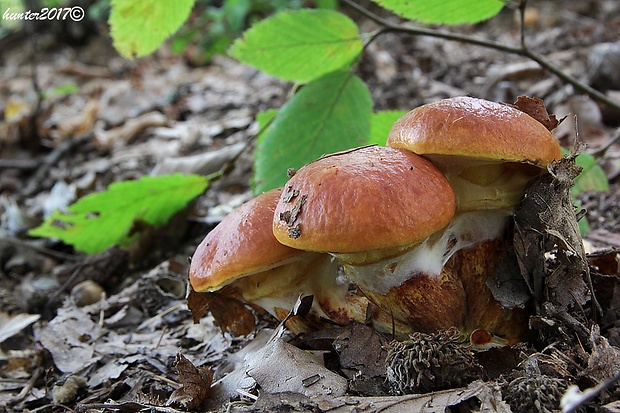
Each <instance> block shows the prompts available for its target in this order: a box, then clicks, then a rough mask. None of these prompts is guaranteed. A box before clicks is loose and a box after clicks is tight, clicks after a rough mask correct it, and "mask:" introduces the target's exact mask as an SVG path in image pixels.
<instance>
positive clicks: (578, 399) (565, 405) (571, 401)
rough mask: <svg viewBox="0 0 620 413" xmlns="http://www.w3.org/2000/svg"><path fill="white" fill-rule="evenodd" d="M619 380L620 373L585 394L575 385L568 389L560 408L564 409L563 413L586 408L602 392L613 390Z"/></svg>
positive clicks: (587, 390) (585, 391)
mask: <svg viewBox="0 0 620 413" xmlns="http://www.w3.org/2000/svg"><path fill="white" fill-rule="evenodd" d="M618 380H620V372H618V373H616V374H615V375H614V376H613V377H610V378H609V379H607V380H605V381H602V382H600V383H599V384H598V385H597V386H596V387H592V388H590V389H586V390H584V391H583V392H582V391H580V390H579V387H577V386H575V385H573V386H570V387H569V388H568V390H567V391H566V393H565V394H564V396H563V397H562V401H561V404H560V407H562V413H572V412H574V411H576V410H577V409H578V408H580V407H583V406H585V404H586V403H588V402H591V401H592V400H594V399H595V398H596V397H597V396H598V395H599V394H601V392H603V391H604V390H607V389H609V388H611V387H612V386H613V385H614V384H615V383H616V382H617V381H618Z"/></svg>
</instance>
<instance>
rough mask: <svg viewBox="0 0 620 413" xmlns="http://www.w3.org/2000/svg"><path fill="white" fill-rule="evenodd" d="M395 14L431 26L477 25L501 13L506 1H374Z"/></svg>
mask: <svg viewBox="0 0 620 413" xmlns="http://www.w3.org/2000/svg"><path fill="white" fill-rule="evenodd" d="M373 1H374V2H375V3H377V4H379V5H381V6H382V7H385V8H386V9H388V10H391V11H392V12H394V13H395V14H397V15H399V16H401V17H404V18H407V19H409V20H416V21H419V22H423V23H429V24H463V23H477V22H479V21H482V20H486V19H488V18H491V17H493V16H495V15H496V14H497V13H499V12H500V10H501V9H502V7H504V4H505V3H506V2H505V0H373Z"/></svg>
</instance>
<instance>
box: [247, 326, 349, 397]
mask: <svg viewBox="0 0 620 413" xmlns="http://www.w3.org/2000/svg"><path fill="white" fill-rule="evenodd" d="M244 365H245V367H246V369H247V373H248V375H249V376H251V377H252V378H254V380H256V382H257V383H258V385H259V386H260V387H261V388H262V389H263V391H265V392H267V393H283V392H293V393H300V394H303V395H305V396H308V397H319V396H327V395H329V396H333V397H337V396H342V395H344V394H345V393H346V391H347V380H346V379H345V378H344V377H342V376H340V375H338V374H336V373H334V372H332V371H331V370H328V369H327V368H325V367H324V366H323V365H321V364H319V362H317V360H316V359H315V358H314V357H313V356H312V355H311V354H310V353H309V352H306V351H303V350H301V349H299V348H297V347H295V346H293V345H291V344H288V343H286V342H285V341H284V340H282V339H281V338H280V337H278V336H277V334H276V335H275V336H273V337H272V338H271V339H270V340H269V341H268V342H267V343H266V344H265V346H263V347H262V348H260V349H259V350H257V351H255V352H253V353H250V354H247V355H246V357H245V360H244Z"/></svg>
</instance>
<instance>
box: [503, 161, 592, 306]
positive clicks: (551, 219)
mask: <svg viewBox="0 0 620 413" xmlns="http://www.w3.org/2000/svg"><path fill="white" fill-rule="evenodd" d="M578 152H579V150H575V151H574V152H573V153H571V154H570V155H567V156H565V157H563V158H562V159H561V160H559V161H556V162H553V163H551V164H550V165H549V167H548V169H549V174H547V175H545V176H543V177H541V178H539V179H538V181H536V182H535V183H534V184H533V185H532V186H531V187H530V188H528V190H527V191H526V195H525V198H524V199H523V201H522V203H521V205H520V207H519V209H518V210H517V212H516V213H515V216H514V220H515V235H514V246H515V252H516V255H517V260H518V263H519V268H520V269H521V274H522V276H523V278H524V279H525V281H526V283H527V285H528V287H529V289H530V291H531V292H532V294H533V295H534V297H535V299H536V301H537V302H538V303H539V304H540V303H542V302H543V301H545V300H547V301H551V302H552V303H553V304H555V305H559V308H561V309H564V310H568V308H570V307H572V306H573V305H575V304H578V305H583V304H585V302H586V301H587V299H588V286H587V285H586V282H585V280H589V279H590V278H589V277H590V272H589V267H588V264H587V262H586V257H585V250H584V247H583V241H582V238H581V234H580V232H579V225H578V223H577V217H576V211H575V207H574V206H573V203H572V198H571V195H570V189H571V186H572V184H573V180H574V179H575V178H576V177H577V176H578V175H579V173H580V171H581V170H580V168H579V166H577V165H576V164H575V158H576V157H577V155H578ZM549 253H555V255H556V257H557V260H556V261H557V262H556V263H555V267H554V268H550V265H549V263H548V262H547V254H549Z"/></svg>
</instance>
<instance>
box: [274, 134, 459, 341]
mask: <svg viewBox="0 0 620 413" xmlns="http://www.w3.org/2000/svg"><path fill="white" fill-rule="evenodd" d="M454 211H455V198H454V193H453V191H452V188H451V187H450V184H449V183H448V181H447V180H446V179H445V177H444V176H443V174H442V173H441V172H440V171H439V170H438V169H437V168H436V167H435V166H434V165H433V164H432V163H431V162H430V161H428V160H426V159H424V158H422V157H420V156H418V155H415V154H413V153H412V152H410V151H407V150H401V149H393V148H386V147H379V146H370V147H362V148H357V149H353V150H350V151H345V152H340V153H336V154H330V155H326V156H323V157H322V158H320V159H318V160H316V161H314V162H311V163H310V164H308V165H306V166H304V167H302V168H301V169H299V171H297V173H296V174H295V175H294V176H293V177H292V178H290V179H289V181H288V182H287V184H286V186H285V188H284V191H283V192H282V196H281V197H280V200H279V201H278V205H277V206H276V209H275V214H274V221H273V233H274V235H275V237H276V239H277V240H278V241H279V242H281V243H283V244H285V245H288V246H290V247H293V248H296V249H303V250H308V251H315V252H327V253H329V254H331V255H333V256H334V257H336V258H337V259H338V261H339V262H340V263H341V264H342V265H343V268H344V272H345V274H346V275H347V276H348V277H350V278H351V280H352V281H353V282H355V284H357V285H358V287H359V288H360V289H361V290H362V292H363V293H364V294H365V295H366V296H367V297H368V298H369V299H370V300H371V301H373V302H374V303H376V304H377V305H378V306H380V307H381V308H382V309H383V310H384V311H385V313H387V314H390V315H391V316H393V319H394V320H395V325H396V329H397V331H396V333H397V335H398V334H399V333H400V335H401V336H402V335H403V333H404V332H405V331H403V330H404V329H405V326H408V327H409V328H408V330H411V328H413V329H414V330H418V331H428V332H431V331H436V330H440V329H447V328H449V327H451V326H461V325H463V322H464V317H465V310H466V308H465V293H464V290H463V287H462V285H461V282H460V280H459V279H458V278H457V277H455V276H454V274H452V273H443V272H442V271H441V269H442V264H443V258H442V254H443V251H439V250H437V249H435V248H433V244H434V243H435V241H436V239H435V234H436V233H437V232H438V231H441V230H442V229H443V227H444V226H445V225H447V224H448V223H449V222H450V220H451V219H452V216H453V215H454ZM383 326H385V324H383Z"/></svg>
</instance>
